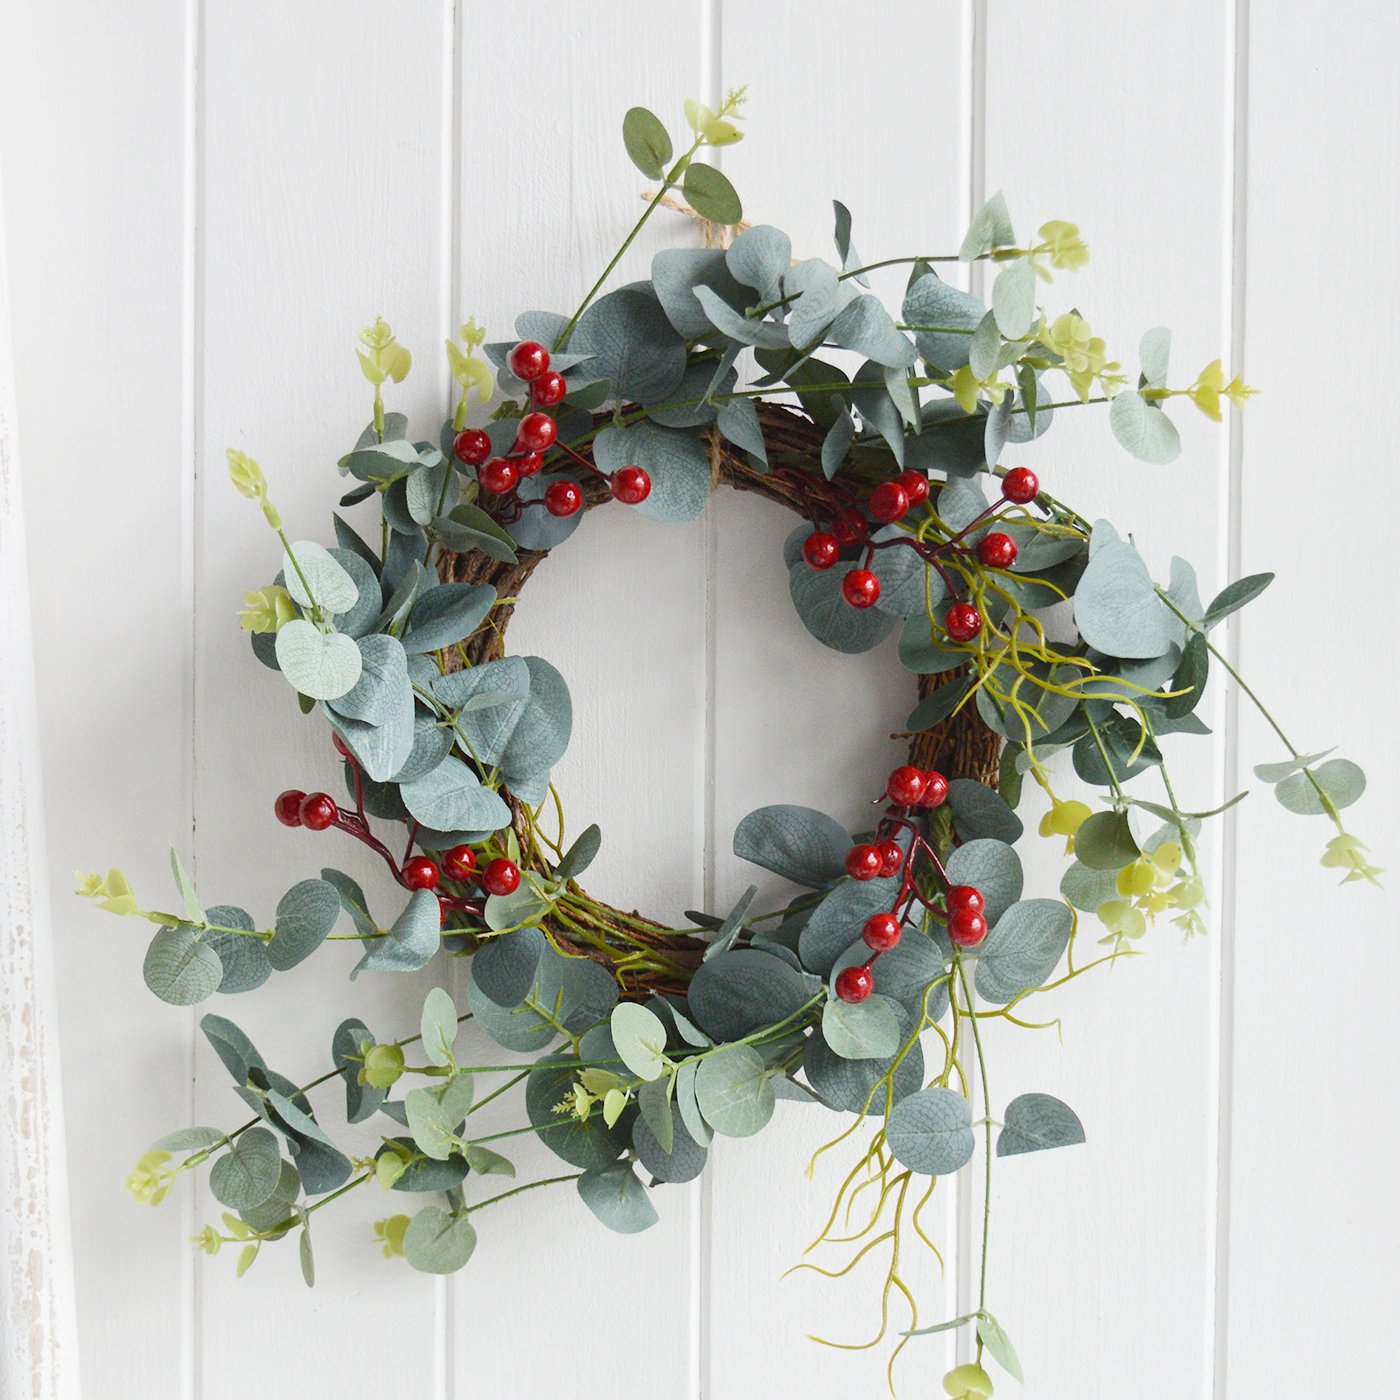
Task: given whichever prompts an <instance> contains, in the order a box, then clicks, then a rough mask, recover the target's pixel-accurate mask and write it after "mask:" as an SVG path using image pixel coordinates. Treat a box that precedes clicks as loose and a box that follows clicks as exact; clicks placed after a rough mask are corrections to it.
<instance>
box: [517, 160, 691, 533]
mask: <svg viewBox="0 0 1400 1400" xmlns="http://www.w3.org/2000/svg"><path fill="white" fill-rule="evenodd" d="M694 168H695V167H692V169H694ZM569 348H570V349H571V350H574V351H577V352H578V353H579V354H584V355H588V356H590V357H591V358H590V360H589V364H588V368H589V371H590V373H591V374H592V375H593V377H595V378H599V379H611V380H612V385H613V394H614V396H615V397H616V398H618V399H619V400H623V401H626V400H630V399H635V400H636V401H637V402H638V403H642V404H652V403H664V402H665V401H666V400H667V399H669V398H671V397H672V394H673V391H674V390H675V388H676V386H677V385H679V384H680V382H681V377H682V376H683V375H684V374H685V361H686V350H685V341H684V340H682V339H681V337H680V336H679V335H678V334H677V333H676V330H675V328H674V327H673V326H672V325H671V323H670V321H669V320H668V319H667V317H666V313H665V312H664V311H663V310H662V309H661V303H660V302H659V301H658V300H657V299H656V297H655V296H654V295H651V294H650V293H649V292H645V291H640V290H638V289H636V288H633V287H623V288H620V289H619V290H617V291H615V292H609V293H608V294H607V296H604V297H600V298H599V299H598V300H597V301H595V302H594V303H593V305H592V306H590V307H589V308H588V310H587V311H585V312H584V313H583V315H582V316H581V317H579V322H578V325H577V326H575V327H574V332H573V334H572V335H571V336H570V337H569ZM528 479H532V478H527V480H528ZM539 513H542V512H535V511H531V512H529V514H531V515H534V514H539ZM516 539H517V540H518V539H519V536H518V535H517V536H516Z"/></svg>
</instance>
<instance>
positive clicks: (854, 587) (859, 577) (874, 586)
mask: <svg viewBox="0 0 1400 1400" xmlns="http://www.w3.org/2000/svg"><path fill="white" fill-rule="evenodd" d="M841 596H842V597H843V598H844V599H845V600H846V601H847V602H848V603H849V604H850V605H851V606H852V607H853V608H873V607H874V606H875V601H876V599H878V598H879V596H880V580H879V579H877V578H876V577H875V575H874V574H872V573H871V572H870V570H869V569H852V570H851V571H850V573H848V574H847V575H846V577H845V578H843V579H842V580H841Z"/></svg>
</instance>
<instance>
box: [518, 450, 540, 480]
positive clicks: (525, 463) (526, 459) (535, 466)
mask: <svg viewBox="0 0 1400 1400" xmlns="http://www.w3.org/2000/svg"><path fill="white" fill-rule="evenodd" d="M510 461H511V465H512V466H513V467H514V468H515V471H516V475H517V476H534V475H535V473H536V472H538V471H539V469H540V468H541V467H542V466H544V458H543V456H541V455H540V453H538V452H522V453H521V454H520V456H518V457H512V458H511V459H510Z"/></svg>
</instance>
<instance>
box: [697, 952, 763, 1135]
mask: <svg viewBox="0 0 1400 1400" xmlns="http://www.w3.org/2000/svg"><path fill="white" fill-rule="evenodd" d="M729 956H730V957H735V956H742V954H733V953H731V954H729ZM768 961H770V962H771V961H772V959H771V958H770V959H769V960H768ZM695 1097H696V1100H697V1101H698V1103H699V1105H700V1112H701V1113H703V1114H704V1115H705V1121H706V1122H707V1123H708V1124H709V1125H710V1126H711V1127H712V1128H713V1129H714V1130H715V1131H716V1132H717V1133H722V1134H723V1135H724V1136H725V1137H750V1136H752V1135H753V1134H754V1133H756V1132H758V1131H759V1130H760V1129H761V1128H763V1127H764V1126H765V1125H766V1124H767V1122H768V1120H769V1119H770V1118H771V1117H772V1116H773V1104H774V1095H773V1085H772V1083H771V1082H770V1078H769V1073H768V1070H767V1068H766V1067H765V1066H764V1063H763V1056H762V1055H760V1054H759V1053H758V1051H757V1050H755V1049H754V1048H753V1046H751V1045H729V1046H726V1047H725V1048H724V1049H723V1050H719V1051H716V1052H715V1053H714V1054H713V1055H707V1056H706V1057H705V1059H703V1060H701V1061H700V1067H699V1069H698V1070H696V1072H695Z"/></svg>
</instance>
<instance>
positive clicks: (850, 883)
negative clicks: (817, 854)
mask: <svg viewBox="0 0 1400 1400" xmlns="http://www.w3.org/2000/svg"><path fill="white" fill-rule="evenodd" d="M898 894H899V881H898V880H897V879H894V878H890V879H874V880H852V879H849V878H848V879H846V880H843V881H842V883H841V884H839V885H837V886H836V888H835V889H834V890H832V892H831V893H830V894H829V895H827V897H826V898H825V899H824V900H822V902H821V903H820V904H819V905H817V907H816V909H815V910H814V911H813V913H812V916H811V918H809V919H808V920H807V923H806V925H805V927H804V928H803V930H802V933H801V936H800V937H799V938H798V941H797V951H798V954H799V956H800V957H801V959H802V965H803V966H804V967H806V968H809V969H810V970H811V971H812V972H815V973H817V974H818V975H819V976H821V977H825V976H826V975H827V973H829V972H830V971H831V969H832V968H833V967H834V966H835V965H836V959H837V958H838V957H840V955H841V954H842V953H843V952H845V950H846V949H847V948H849V947H850V946H851V943H852V941H853V940H854V939H857V938H859V937H860V931H861V927H862V925H863V924H864V923H865V921H866V920H867V919H868V918H869V917H870V916H871V915H872V914H879V913H881V912H882V911H884V910H887V909H892V908H894V904H895V900H896V898H897V897H898ZM877 966H878V964H877ZM692 985H693V984H692Z"/></svg>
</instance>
